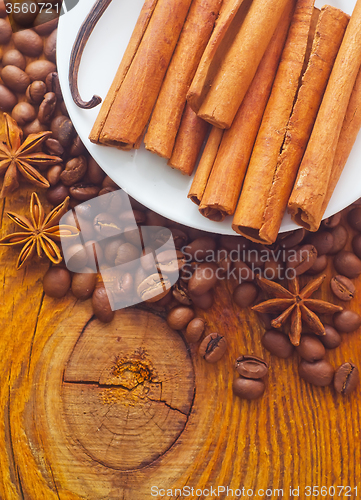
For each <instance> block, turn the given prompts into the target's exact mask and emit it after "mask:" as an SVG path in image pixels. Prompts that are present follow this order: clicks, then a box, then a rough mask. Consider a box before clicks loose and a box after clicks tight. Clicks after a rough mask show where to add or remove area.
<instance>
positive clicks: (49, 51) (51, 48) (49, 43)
mask: <svg viewBox="0 0 361 500" xmlns="http://www.w3.org/2000/svg"><path fill="white" fill-rule="evenodd" d="M57 34H58V30H57V29H55V30H54V31H53V32H52V33H50V35H49V36H48V37H47V39H46V40H45V43H44V54H45V57H46V58H47V59H49V61H51V62H53V63H56V37H57Z"/></svg>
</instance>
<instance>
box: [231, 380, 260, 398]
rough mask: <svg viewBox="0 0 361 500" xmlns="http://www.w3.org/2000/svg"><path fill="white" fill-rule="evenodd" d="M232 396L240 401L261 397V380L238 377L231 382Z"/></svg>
mask: <svg viewBox="0 0 361 500" xmlns="http://www.w3.org/2000/svg"><path fill="white" fill-rule="evenodd" d="M232 389H233V394H234V395H235V396H238V397H239V398H242V399H249V400H252V399H257V398H260V397H261V396H262V394H263V393H264V390H265V384H264V382H263V380H253V379H250V378H243V377H239V378H236V379H235V380H234V381H233V386H232Z"/></svg>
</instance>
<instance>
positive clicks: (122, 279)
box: [112, 273, 134, 303]
mask: <svg viewBox="0 0 361 500" xmlns="http://www.w3.org/2000/svg"><path fill="white" fill-rule="evenodd" d="M133 285H134V280H133V276H132V275H131V274H130V273H123V274H120V275H117V276H116V279H115V282H114V285H113V289H112V292H113V295H114V298H115V300H116V301H117V303H120V302H123V303H124V302H126V301H127V300H129V297H131V295H132V294H133Z"/></svg>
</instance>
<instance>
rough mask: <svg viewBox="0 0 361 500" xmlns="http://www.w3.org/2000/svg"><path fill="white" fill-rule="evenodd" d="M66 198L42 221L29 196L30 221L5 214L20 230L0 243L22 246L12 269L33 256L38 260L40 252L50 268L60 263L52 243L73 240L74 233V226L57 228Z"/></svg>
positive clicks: (37, 205) (38, 207)
mask: <svg viewBox="0 0 361 500" xmlns="http://www.w3.org/2000/svg"><path fill="white" fill-rule="evenodd" d="M68 204H69V197H68V198H66V199H65V200H64V201H63V203H61V204H60V205H58V206H57V207H55V208H54V209H53V210H52V211H51V212H50V214H49V215H48V216H47V217H45V214H44V209H43V206H42V204H41V202H40V200H39V198H38V195H37V194H36V193H32V195H31V200H30V220H29V219H28V218H26V217H24V216H22V215H18V214H15V213H13V212H7V216H8V217H9V218H10V219H11V220H12V221H13V222H15V224H17V225H18V226H20V227H21V229H22V231H21V232H17V233H12V234H9V235H8V236H5V237H4V238H2V239H1V240H0V245H6V246H23V248H22V250H21V252H20V254H19V258H18V261H17V265H16V268H17V269H20V268H21V267H22V266H23V265H24V264H25V262H27V261H28V260H30V259H31V258H32V257H33V255H34V254H35V252H36V253H37V254H38V256H39V257H41V256H42V254H43V252H44V254H45V255H46V256H47V257H48V259H50V260H51V262H53V263H54V264H59V262H61V261H62V255H61V252H60V249H59V247H58V245H57V244H56V241H60V236H61V238H69V237H73V236H76V235H77V234H78V230H77V228H76V227H74V226H70V225H66V224H61V225H59V221H60V219H61V218H62V216H63V215H64V214H65V213H66V212H67V210H68Z"/></svg>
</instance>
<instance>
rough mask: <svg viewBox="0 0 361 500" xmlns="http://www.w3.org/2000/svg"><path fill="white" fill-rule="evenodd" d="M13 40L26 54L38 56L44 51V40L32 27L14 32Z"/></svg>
mask: <svg viewBox="0 0 361 500" xmlns="http://www.w3.org/2000/svg"><path fill="white" fill-rule="evenodd" d="M13 42H14V45H15V47H16V48H17V49H18V50H20V52H21V53H22V54H24V56H29V57H38V56H40V54H41V53H42V51H43V41H42V39H41V37H40V36H39V35H38V34H37V33H35V31H34V30H32V29H27V30H22V31H18V32H17V33H14V35H13Z"/></svg>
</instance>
